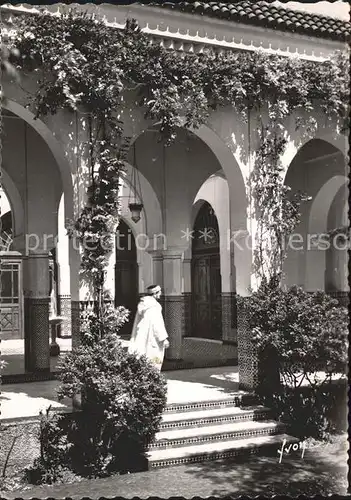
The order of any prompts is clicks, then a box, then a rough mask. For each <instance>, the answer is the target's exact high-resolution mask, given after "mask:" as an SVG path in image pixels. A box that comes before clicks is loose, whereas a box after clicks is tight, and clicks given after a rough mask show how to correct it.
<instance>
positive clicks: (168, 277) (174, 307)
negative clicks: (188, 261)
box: [163, 249, 185, 360]
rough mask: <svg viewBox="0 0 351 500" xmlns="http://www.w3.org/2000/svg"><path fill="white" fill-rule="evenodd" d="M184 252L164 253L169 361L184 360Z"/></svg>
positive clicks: (167, 353)
mask: <svg viewBox="0 0 351 500" xmlns="http://www.w3.org/2000/svg"><path fill="white" fill-rule="evenodd" d="M182 253H183V252H182V250H180V249H174V250H165V251H164V252H163V291H164V316H165V324H166V329H167V332H168V336H169V342H170V347H169V348H168V349H167V351H166V357H167V359H172V360H175V359H181V358H182V338H183V333H184V316H185V314H184V313H185V311H184V295H182V274H183V269H182V268H183V263H182Z"/></svg>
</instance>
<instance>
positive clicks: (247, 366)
mask: <svg viewBox="0 0 351 500" xmlns="http://www.w3.org/2000/svg"><path fill="white" fill-rule="evenodd" d="M250 339H251V332H250V330H249V327H248V322H247V318H246V316H245V313H244V312H243V311H242V309H241V308H238V365H239V387H240V389H244V390H253V389H254V388H255V387H257V385H258V356H257V350H256V348H255V346H254V344H253V343H252V342H251V340H250Z"/></svg>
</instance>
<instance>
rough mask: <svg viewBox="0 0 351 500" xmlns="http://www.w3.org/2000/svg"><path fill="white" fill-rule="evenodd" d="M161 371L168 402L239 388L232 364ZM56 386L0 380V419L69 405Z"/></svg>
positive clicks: (216, 396) (219, 395) (224, 395)
mask: <svg viewBox="0 0 351 500" xmlns="http://www.w3.org/2000/svg"><path fill="white" fill-rule="evenodd" d="M163 374H164V376H165V377H166V379H167V386H168V396H167V402H168V403H182V402H189V401H210V400H213V399H220V398H227V397H228V396H229V395H230V394H232V393H234V392H235V393H238V392H242V391H239V383H238V382H239V374H238V367H236V366H234V367H219V368H198V369H192V370H175V371H168V372H164V373H163ZM58 386H59V381H57V380H49V381H45V382H27V383H19V384H3V385H2V387H1V396H0V401H1V416H0V420H5V419H9V418H11V419H12V418H23V417H33V416H37V415H38V414H39V411H40V410H45V408H47V407H48V406H50V405H51V406H52V407H53V408H62V409H64V408H66V409H70V407H71V401H70V400H64V401H63V402H61V403H59V402H58V401H57V397H56V389H57V388H58Z"/></svg>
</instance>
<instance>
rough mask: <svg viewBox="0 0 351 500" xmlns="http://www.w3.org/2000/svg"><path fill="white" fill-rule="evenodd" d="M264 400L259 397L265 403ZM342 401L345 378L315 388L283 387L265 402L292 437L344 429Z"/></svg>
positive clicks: (326, 434) (319, 435)
mask: <svg viewBox="0 0 351 500" xmlns="http://www.w3.org/2000/svg"><path fill="white" fill-rule="evenodd" d="M267 399H268V398H267V396H266V397H263V398H262V400H263V402H264V403H265V404H267ZM346 400H347V388H346V379H339V380H337V381H333V383H330V384H325V385H323V386H320V387H317V388H312V387H310V386H302V387H298V388H292V387H285V388H284V391H282V392H280V393H275V394H272V395H271V396H270V397H269V404H270V408H271V409H272V410H273V414H274V418H276V419H278V420H280V421H282V422H284V423H285V424H287V426H288V427H289V432H290V433H291V434H292V435H293V436H295V437H298V438H299V439H300V440H304V439H306V438H307V437H312V438H315V439H328V438H329V436H330V435H331V434H335V433H340V432H345V431H346V429H347V415H346V413H347V403H346Z"/></svg>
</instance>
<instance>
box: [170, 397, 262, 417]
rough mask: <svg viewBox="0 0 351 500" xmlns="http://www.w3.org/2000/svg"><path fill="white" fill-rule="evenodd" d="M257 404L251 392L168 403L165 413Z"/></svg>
mask: <svg viewBox="0 0 351 500" xmlns="http://www.w3.org/2000/svg"><path fill="white" fill-rule="evenodd" d="M254 404H257V398H256V397H255V396H254V395H252V394H243V395H238V396H235V397H233V398H232V399H228V400H226V399H225V400H217V401H199V402H189V403H170V404H168V405H167V407H166V409H165V413H179V412H187V411H189V412H190V411H194V410H209V409H215V408H227V407H228V406H249V405H254Z"/></svg>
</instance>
